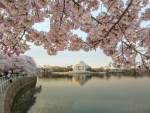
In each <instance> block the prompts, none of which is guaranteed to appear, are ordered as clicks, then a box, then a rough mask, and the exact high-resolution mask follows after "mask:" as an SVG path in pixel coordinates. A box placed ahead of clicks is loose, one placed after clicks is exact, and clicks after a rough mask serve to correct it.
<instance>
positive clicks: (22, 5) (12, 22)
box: [0, 0, 150, 69]
mask: <svg viewBox="0 0 150 113" xmlns="http://www.w3.org/2000/svg"><path fill="white" fill-rule="evenodd" d="M100 4H102V5H100ZM101 6H102V7H101ZM104 7H105V9H106V10H103V8H104ZM99 9H101V11H100V12H98V14H97V16H96V17H95V16H94V15H93V11H96V10H99ZM149 12H150V8H149V0H127V1H124V0H101V1H99V0H1V1H0V49H1V50H2V51H3V52H4V53H5V54H7V55H8V56H12V55H14V54H16V55H19V54H23V53H24V52H25V51H27V50H29V49H30V47H29V45H28V43H27V42H32V43H34V44H35V45H36V46H41V45H42V46H43V47H44V49H46V50H47V53H48V54H49V55H56V54H57V53H58V51H63V50H66V49H68V50H70V51H79V50H85V51H90V50H96V49H97V48H100V49H102V50H103V52H104V53H105V54H106V55H107V56H110V57H112V59H113V60H114V61H115V62H116V63H117V65H118V66H119V67H120V65H123V66H124V67H127V68H128V67H132V66H134V65H136V64H137V62H136V57H137V56H138V55H139V56H140V57H141V63H140V64H141V65H143V66H144V67H145V68H147V69H148V68H149V67H150V65H149V64H150V63H149V58H150V55H149V53H150V46H149V45H150V43H149V42H150V41H149V38H150V27H149V25H147V26H145V27H142V26H141V24H142V22H147V24H150V23H149V20H150V14H149ZM44 18H48V19H49V20H50V30H49V31H48V32H44V31H38V30H36V29H34V28H33V25H34V24H36V23H40V22H43V21H44ZM76 29H80V30H81V31H82V32H84V33H86V34H87V37H86V40H83V38H82V37H79V36H78V34H74V33H73V30H76ZM140 49H141V50H142V51H139V50H140ZM141 67H142V66H141Z"/></svg>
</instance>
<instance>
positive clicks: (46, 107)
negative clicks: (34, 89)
mask: <svg viewBox="0 0 150 113" xmlns="http://www.w3.org/2000/svg"><path fill="white" fill-rule="evenodd" d="M37 85H41V86H42V91H41V93H38V94H36V97H37V98H36V101H35V103H34V105H32V106H31V107H30V109H29V110H28V113H150V89H149V86H150V77H149V76H131V75H120V74H119V75H109V76H108V75H107V76H104V75H93V76H90V75H74V76H62V75H60V76H56V75H54V76H49V77H39V78H38V81H37Z"/></svg>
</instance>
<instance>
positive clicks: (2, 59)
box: [0, 51, 38, 74]
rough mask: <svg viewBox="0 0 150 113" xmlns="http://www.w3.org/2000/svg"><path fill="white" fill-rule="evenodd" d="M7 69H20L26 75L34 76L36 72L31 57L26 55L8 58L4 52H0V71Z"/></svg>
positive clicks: (36, 69)
mask: <svg viewBox="0 0 150 113" xmlns="http://www.w3.org/2000/svg"><path fill="white" fill-rule="evenodd" d="M9 69H11V70H14V69H20V70H21V71H22V72H25V73H27V74H36V73H37V71H38V68H37V66H36V63H35V61H34V59H33V58H32V57H30V56H26V55H20V56H16V55H12V56H11V57H8V56H7V55H6V54H4V52H2V51H0V70H1V71H6V70H9Z"/></svg>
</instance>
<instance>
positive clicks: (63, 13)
mask: <svg viewBox="0 0 150 113" xmlns="http://www.w3.org/2000/svg"><path fill="white" fill-rule="evenodd" d="M64 13H65V0H64V5H63V11H62V16H61V17H60V26H61V24H62V18H63V16H64Z"/></svg>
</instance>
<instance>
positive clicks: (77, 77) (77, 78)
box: [70, 74, 90, 86]
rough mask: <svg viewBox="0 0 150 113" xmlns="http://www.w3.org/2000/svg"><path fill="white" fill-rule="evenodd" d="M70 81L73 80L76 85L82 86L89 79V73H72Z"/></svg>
mask: <svg viewBox="0 0 150 113" xmlns="http://www.w3.org/2000/svg"><path fill="white" fill-rule="evenodd" d="M70 76H72V81H73V82H75V83H76V84H77V85H80V86H82V85H83V84H85V83H86V82H87V81H88V80H89V76H90V74H72V75H70Z"/></svg>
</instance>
